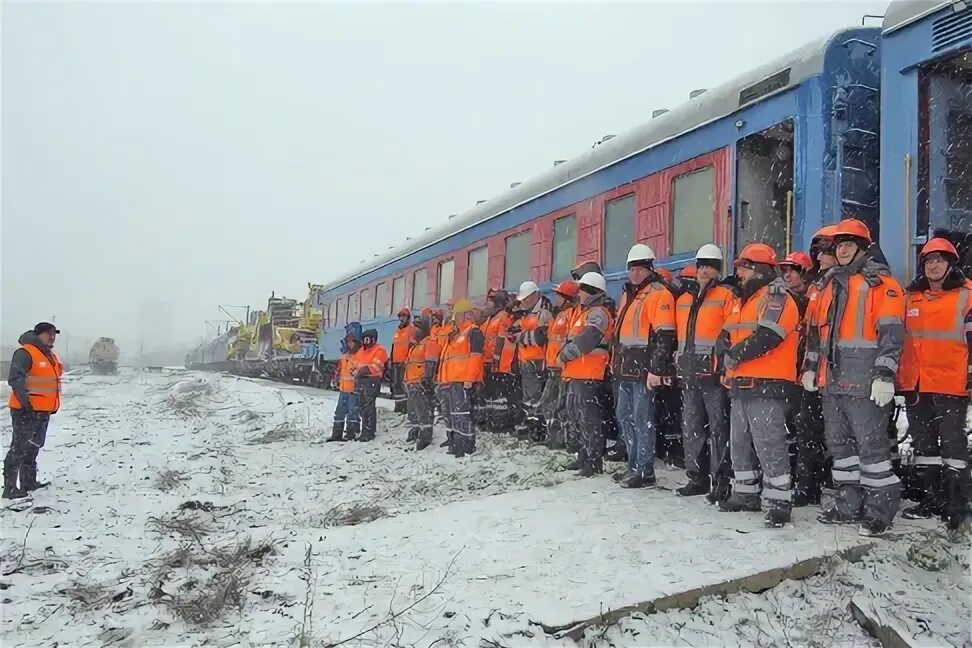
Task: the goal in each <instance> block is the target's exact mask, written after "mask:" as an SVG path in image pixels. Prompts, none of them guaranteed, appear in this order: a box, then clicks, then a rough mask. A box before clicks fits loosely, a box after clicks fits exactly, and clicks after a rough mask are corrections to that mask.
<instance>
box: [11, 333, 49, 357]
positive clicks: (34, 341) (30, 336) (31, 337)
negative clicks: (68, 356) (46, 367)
mask: <svg viewBox="0 0 972 648" xmlns="http://www.w3.org/2000/svg"><path fill="white" fill-rule="evenodd" d="M17 342H18V343H19V344H29V345H31V346H35V347H37V348H38V349H40V352H41V353H43V354H44V355H46V356H47V357H48V358H50V357H51V347H49V346H47V345H46V344H44V343H43V342H41V339H40V338H39V337H38V336H37V334H36V333H34V332H33V331H27V332H25V333H24V334H23V335H21V336H20V338H18V339H17Z"/></svg>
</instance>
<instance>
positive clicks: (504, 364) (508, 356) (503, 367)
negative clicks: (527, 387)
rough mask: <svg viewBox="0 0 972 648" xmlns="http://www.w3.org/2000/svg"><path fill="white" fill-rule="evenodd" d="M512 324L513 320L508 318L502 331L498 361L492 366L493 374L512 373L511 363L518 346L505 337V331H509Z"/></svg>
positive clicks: (514, 358)
mask: <svg viewBox="0 0 972 648" xmlns="http://www.w3.org/2000/svg"><path fill="white" fill-rule="evenodd" d="M515 321H522V320H515ZM513 322H514V320H513V318H512V317H510V323H509V324H508V325H507V326H506V327H504V329H503V337H504V339H503V348H502V349H500V353H499V360H498V361H497V362H496V364H495V365H494V366H493V373H502V374H511V373H513V361H514V360H516V356H517V348H518V347H519V344H517V342H516V340H515V339H513V340H511V339H509V338H508V337H506V333H507V331H509V328H510V325H512V324H513ZM498 344H499V340H498V339H497V345H498Z"/></svg>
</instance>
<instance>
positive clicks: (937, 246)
mask: <svg viewBox="0 0 972 648" xmlns="http://www.w3.org/2000/svg"><path fill="white" fill-rule="evenodd" d="M932 252H938V253H939V254H947V255H949V256H950V257H952V263H958V258H959V255H958V250H956V249H955V246H954V245H952V243H951V242H950V241H949V240H948V239H944V238H933V239H932V240H930V241H928V242H927V243H925V245H924V246H923V247H922V248H921V253H920V254H919V255H918V258H919V259H922V260H923V259H924V258H925V255H926V254H931V253H932Z"/></svg>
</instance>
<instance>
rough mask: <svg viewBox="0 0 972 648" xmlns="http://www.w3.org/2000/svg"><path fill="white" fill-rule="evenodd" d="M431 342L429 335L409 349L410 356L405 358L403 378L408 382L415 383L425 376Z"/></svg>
mask: <svg viewBox="0 0 972 648" xmlns="http://www.w3.org/2000/svg"><path fill="white" fill-rule="evenodd" d="M429 342H430V340H429V338H428V337H425V338H422V340H421V341H420V342H417V343H416V344H415V345H414V346H413V347H412V348H411V349H410V350H409V352H408V358H407V359H406V360H405V376H404V378H403V380H404V381H405V383H406V384H408V385H415V384H418V383H420V382H422V379H423V378H425V368H426V363H428V362H429V361H430V359H429V346H430V344H429Z"/></svg>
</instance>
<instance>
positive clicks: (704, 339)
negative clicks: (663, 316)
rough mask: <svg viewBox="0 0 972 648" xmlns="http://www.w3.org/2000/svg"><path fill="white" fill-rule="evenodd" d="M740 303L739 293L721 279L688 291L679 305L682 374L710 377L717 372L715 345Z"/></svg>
mask: <svg viewBox="0 0 972 648" xmlns="http://www.w3.org/2000/svg"><path fill="white" fill-rule="evenodd" d="M735 305H736V295H735V294H734V293H733V292H732V290H730V289H729V288H727V287H726V286H724V285H722V284H720V283H719V282H717V281H710V282H709V283H707V284H706V285H705V287H700V288H699V292H698V293H692V292H686V293H683V294H682V295H680V296H679V298H678V302H677V303H676V304H675V322H676V326H677V329H678V354H679V355H678V368H679V373H680V375H681V376H682V377H685V378H691V377H697V376H709V375H712V374H713V373H714V372H715V371H716V357H715V347H716V342H717V341H718V340H719V335H721V334H722V328H723V327H724V326H725V325H726V320H727V319H728V318H729V314H730V313H731V312H732V309H733V307H734V306H735Z"/></svg>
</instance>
